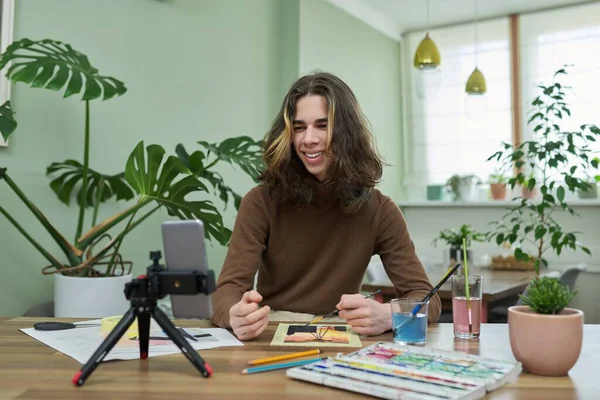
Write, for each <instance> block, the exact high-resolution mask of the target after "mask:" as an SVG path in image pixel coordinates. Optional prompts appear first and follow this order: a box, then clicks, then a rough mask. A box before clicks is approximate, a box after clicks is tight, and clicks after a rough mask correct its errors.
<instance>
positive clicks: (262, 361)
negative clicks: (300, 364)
mask: <svg viewBox="0 0 600 400" xmlns="http://www.w3.org/2000/svg"><path fill="white" fill-rule="evenodd" d="M316 354H321V350H320V349H314V350H307V351H301V352H299V353H290V354H284V355H282V356H275V357H268V358H259V359H257V360H252V361H248V365H260V364H268V363H272V362H275V361H283V360H290V359H292V358H300V357H305V356H312V355H316Z"/></svg>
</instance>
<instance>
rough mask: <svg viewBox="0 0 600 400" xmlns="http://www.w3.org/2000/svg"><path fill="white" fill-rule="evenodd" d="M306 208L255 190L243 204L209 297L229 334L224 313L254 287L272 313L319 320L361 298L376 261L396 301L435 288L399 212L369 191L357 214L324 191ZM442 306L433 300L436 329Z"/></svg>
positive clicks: (431, 310) (431, 313) (260, 188)
mask: <svg viewBox="0 0 600 400" xmlns="http://www.w3.org/2000/svg"><path fill="white" fill-rule="evenodd" d="M318 198H319V199H320V200H318V201H317V202H316V203H313V204H311V205H310V206H308V207H305V208H299V207H294V206H292V205H289V204H278V203H277V202H276V201H275V200H274V199H273V198H271V196H270V195H269V193H268V190H267V188H265V187H263V186H257V187H255V188H253V189H252V190H250V191H249V192H248V193H247V194H246V196H245V197H244V198H243V200H242V203H241V206H240V209H239V212H238V215H237V218H236V221H235V225H234V229H233V235H232V237H231V243H230V246H229V250H228V252H227V256H226V258H225V263H224V265H223V269H222V271H221V274H220V276H219V279H218V282H217V290H216V291H215V293H214V294H213V304H214V311H213V317H212V322H213V323H214V324H215V325H217V326H221V327H230V325H229V309H230V308H231V306H233V305H234V304H235V303H237V302H238V301H240V299H241V298H242V295H243V293H244V292H246V291H248V290H251V289H252V288H253V286H254V276H255V273H256V271H258V281H257V288H256V290H257V291H258V293H260V294H261V295H262V296H263V301H262V304H263V305H269V306H270V307H271V309H272V310H285V311H292V312H302V313H312V314H324V313H328V312H330V311H331V310H334V309H335V305H336V304H337V303H338V302H339V301H340V297H341V296H342V295H343V294H354V293H358V292H359V291H360V287H361V283H362V280H363V277H364V274H365V272H366V269H367V265H368V264H369V261H370V259H371V257H372V256H373V255H374V254H379V256H380V257H381V260H382V262H383V265H384V268H385V270H386V272H387V274H388V276H389V278H390V279H391V281H392V282H393V284H394V286H395V288H396V293H397V296H398V297H410V298H415V299H419V300H420V299H422V298H423V297H424V296H425V295H426V294H427V293H428V292H429V291H430V290H431V289H432V285H431V283H430V282H429V279H428V278H427V275H426V273H425V271H424V269H423V266H422V264H421V262H420V261H419V259H418V257H417V255H416V254H415V247H414V244H413V242H412V240H411V238H410V234H409V232H408V228H407V225H406V221H405V220H404V217H403V216H402V213H401V212H400V209H399V208H398V206H397V205H396V204H395V203H394V202H393V201H392V200H391V199H390V198H389V197H387V196H384V195H383V194H382V193H381V192H380V191H378V190H374V191H373V194H372V195H371V198H370V200H369V201H368V203H367V204H366V205H365V206H364V207H362V208H361V210H360V211H358V212H357V213H354V214H348V213H344V212H343V210H342V209H341V207H340V205H339V200H337V199H335V197H334V196H333V195H331V194H328V193H326V192H324V191H322V192H321V193H319V197H318ZM440 310H441V304H440V299H439V297H438V296H437V294H436V295H434V296H433V297H432V298H431V301H430V306H429V319H430V320H431V321H437V319H438V317H439V315H440Z"/></svg>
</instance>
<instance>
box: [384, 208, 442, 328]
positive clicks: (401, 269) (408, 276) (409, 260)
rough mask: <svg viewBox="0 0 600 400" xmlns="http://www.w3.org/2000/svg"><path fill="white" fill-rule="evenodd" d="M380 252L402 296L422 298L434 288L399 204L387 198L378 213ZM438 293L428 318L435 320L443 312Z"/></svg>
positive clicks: (385, 266)
mask: <svg viewBox="0 0 600 400" xmlns="http://www.w3.org/2000/svg"><path fill="white" fill-rule="evenodd" d="M375 226H376V232H377V239H376V245H375V252H376V253H377V254H379V256H380V258H381V261H382V263H383V266H384V268H385V271H386V273H387V275H388V277H389V278H390V280H391V281H392V283H393V285H394V287H395V288H396V294H397V296H398V297H399V298H402V297H405V298H410V299H415V300H422V299H423V297H425V296H426V295H427V293H429V291H431V289H433V286H432V285H431V282H430V281H429V278H428V277H427V274H426V272H425V269H424V268H423V265H422V264H421V261H420V260H419V258H418V256H417V254H416V251H415V246H414V243H413V241H412V239H411V237H410V233H409V231H408V226H407V224H406V220H405V219H404V216H403V215H402V212H401V211H400V209H399V208H398V206H397V205H396V204H395V203H394V202H393V201H392V200H391V199H390V198H386V199H385V201H384V202H383V204H382V205H381V207H380V208H379V210H378V212H377V215H376V216H375ZM441 308H442V306H441V301H440V298H439V296H438V295H437V293H436V294H435V295H433V296H432V297H431V300H430V301H429V321H432V322H436V321H437V320H438V318H439V317H440V313H441Z"/></svg>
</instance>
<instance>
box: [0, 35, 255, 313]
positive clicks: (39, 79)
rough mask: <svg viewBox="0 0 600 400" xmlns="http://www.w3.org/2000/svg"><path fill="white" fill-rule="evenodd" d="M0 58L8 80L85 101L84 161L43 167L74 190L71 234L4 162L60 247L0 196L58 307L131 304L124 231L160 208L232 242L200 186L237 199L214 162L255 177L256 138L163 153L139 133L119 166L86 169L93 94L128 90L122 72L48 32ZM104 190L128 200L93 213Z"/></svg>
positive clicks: (57, 185)
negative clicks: (104, 71)
mask: <svg viewBox="0 0 600 400" xmlns="http://www.w3.org/2000/svg"><path fill="white" fill-rule="evenodd" d="M4 68H7V71H6V77H7V78H8V80H9V81H11V82H14V83H24V84H27V85H29V86H31V87H35V88H45V89H50V90H54V91H62V90H63V89H64V97H68V96H71V95H76V94H82V100H83V101H84V104H85V129H84V136H83V144H84V145H83V148H84V150H83V155H82V161H79V160H74V159H69V160H66V161H64V162H55V163H52V164H51V165H50V166H48V168H47V171H46V173H47V174H48V175H54V176H55V178H54V179H53V180H52V181H51V182H50V187H51V189H52V190H53V191H54V193H55V194H56V195H57V197H58V198H59V200H60V201H62V202H63V203H65V204H66V205H67V206H69V204H70V202H71V200H72V199H75V200H76V202H77V209H78V218H77V225H76V228H75V230H74V232H73V233H72V234H73V236H72V237H73V240H68V239H67V235H64V234H62V233H61V232H59V231H58V229H57V228H56V227H55V226H54V225H53V224H52V223H51V222H50V218H49V217H47V216H46V215H44V214H43V213H42V211H41V207H38V206H37V205H36V204H34V202H33V201H32V200H31V199H30V198H29V197H28V196H27V195H26V193H25V192H24V191H23V190H21V188H20V187H19V184H18V183H17V182H16V181H15V180H13V179H12V177H11V176H10V174H9V170H8V168H7V167H6V166H1V165H0V181H1V182H3V183H5V184H7V185H8V187H9V188H10V189H11V190H12V191H13V192H14V194H15V195H16V196H17V197H18V198H19V199H20V200H21V201H22V202H23V204H24V205H25V206H26V207H27V208H28V209H29V210H30V211H31V213H32V214H33V216H34V217H35V218H37V220H38V221H39V222H40V223H41V225H42V226H43V227H44V228H45V230H46V231H47V232H48V234H49V235H50V236H51V237H52V239H53V240H54V242H55V243H56V244H57V245H58V248H59V249H60V250H61V251H62V256H61V257H59V256H56V255H55V254H52V251H50V250H48V249H47V248H45V247H44V246H42V245H41V244H40V241H39V239H37V238H35V237H34V236H35V235H33V234H31V233H29V232H28V231H27V230H26V229H25V228H24V227H23V225H22V224H21V223H20V222H19V221H17V218H16V217H15V216H14V215H13V214H11V213H10V212H9V211H8V210H6V209H5V208H4V207H3V206H2V204H1V202H0V214H1V215H3V216H4V217H5V218H6V219H7V220H8V221H9V222H10V223H11V224H12V225H13V226H14V227H15V228H16V230H17V231H18V232H20V233H21V234H22V235H23V236H24V237H25V239H26V240H27V241H28V242H29V243H30V244H31V245H32V246H33V247H34V248H35V249H36V250H37V251H38V252H39V253H40V254H41V255H42V256H43V257H44V258H45V260H46V261H47V262H48V264H49V265H47V266H45V267H43V268H42V272H43V273H44V274H53V275H54V277H55V286H54V287H55V290H54V296H55V297H54V300H55V301H54V307H55V315H56V316H64V317H71V316H72V317H104V316H107V315H117V314H119V313H122V312H124V311H125V310H126V309H127V308H128V307H129V304H128V303H127V301H126V299H125V297H124V295H123V288H124V283H125V282H126V281H128V280H129V279H131V267H132V264H131V262H128V261H125V260H124V259H123V257H122V256H121V253H120V247H121V245H122V243H123V241H124V239H125V237H126V235H127V234H129V233H130V232H131V231H132V230H133V229H135V228H136V227H137V226H139V225H140V224H141V223H143V222H144V221H145V220H146V219H147V218H148V217H149V216H150V215H152V214H154V213H155V212H157V211H158V210H160V209H163V210H166V211H167V213H168V214H169V215H170V216H173V217H176V218H180V219H200V220H202V221H203V222H204V226H205V234H206V237H207V238H208V239H210V240H213V239H214V240H216V241H217V242H218V243H220V244H221V245H226V244H227V243H228V241H229V238H230V235H231V231H230V230H229V229H228V228H226V227H225V226H224V224H223V218H222V216H221V214H220V212H219V210H218V209H217V208H216V207H215V205H214V204H213V202H212V201H211V200H208V199H206V200H203V199H199V198H198V196H197V195H198V194H202V193H203V194H204V195H206V196H210V197H212V196H213V194H214V193H216V194H218V195H219V197H220V198H221V200H222V201H223V202H224V203H225V206H227V204H228V202H229V199H231V198H233V202H234V205H235V207H236V208H237V207H238V206H239V203H240V200H241V197H240V196H239V195H238V194H237V193H235V192H234V191H233V190H232V189H231V188H229V187H228V186H227V185H226V184H225V182H224V180H223V178H222V177H221V175H219V174H218V173H217V172H215V171H214V169H213V167H214V165H215V164H217V163H218V162H221V161H224V162H228V163H231V164H235V165H237V166H239V167H240V168H241V169H242V171H244V172H245V173H247V174H248V175H250V176H251V177H252V178H253V179H256V177H257V175H258V173H259V169H260V168H261V165H262V161H261V143H260V142H255V141H254V140H252V139H251V138H249V137H245V136H241V137H236V138H230V139H226V140H224V141H223V142H221V143H207V142H198V144H199V145H200V146H201V150H197V151H195V152H193V153H192V154H191V155H190V154H188V153H187V151H186V150H185V148H184V147H183V145H178V146H177V148H176V152H177V155H169V156H167V155H166V152H165V150H164V148H163V147H161V146H160V145H157V144H150V145H148V146H145V145H144V142H143V141H140V142H139V143H138V144H137V146H135V148H134V149H133V151H132V152H131V154H130V155H129V157H128V159H127V160H126V162H124V166H125V170H124V172H121V173H118V174H112V175H109V174H103V173H100V172H98V171H96V170H94V169H92V168H91V167H90V162H89V160H90V143H91V141H90V136H91V133H90V132H91V130H90V103H91V102H92V101H94V100H99V99H102V100H109V99H111V98H115V97H117V96H121V95H123V94H125V92H126V88H125V85H124V84H123V82H121V81H119V80H117V79H115V78H112V77H107V76H102V75H100V74H99V73H98V70H97V69H96V68H94V67H93V66H92V65H91V64H90V62H89V60H88V59H87V57H86V56H85V55H83V54H82V53H80V52H78V51H76V50H75V49H73V48H72V47H71V46H70V45H68V44H65V43H62V42H59V41H55V40H49V39H45V40H40V41H32V40H29V39H21V40H19V41H16V42H14V43H12V44H11V45H10V46H9V47H8V48H7V49H6V51H5V52H4V53H3V54H2V55H1V56H0V69H4ZM16 128H17V121H16V120H15V118H14V111H13V110H12V108H11V104H10V102H9V101H7V102H5V103H4V104H3V105H2V106H0V134H1V135H2V137H4V139H8V137H9V136H10V135H11V134H12V133H13V132H14V131H15V129H16ZM209 186H212V188H213V190H214V191H213V190H210V189H209ZM5 196H6V195H2V198H5ZM192 197H193V198H192ZM108 200H123V201H128V200H134V203H133V204H129V205H128V206H127V207H126V208H125V209H124V210H123V211H121V212H119V213H117V214H116V215H114V216H112V217H110V218H107V219H105V220H104V221H98V220H97V217H98V211H99V207H100V206H101V204H102V203H104V202H106V201H108ZM69 236H71V235H69Z"/></svg>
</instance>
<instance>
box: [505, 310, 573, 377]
mask: <svg viewBox="0 0 600 400" xmlns="http://www.w3.org/2000/svg"><path fill="white" fill-rule="evenodd" d="M508 330H509V334H510V346H511V348H512V352H513V354H514V356H515V358H516V359H517V361H519V362H521V364H523V370H524V371H526V372H530V373H532V374H536V375H546V376H562V375H566V374H567V373H568V372H569V370H570V369H571V368H572V367H573V365H575V363H576V362H577V359H578V358H579V354H580V353H581V342H582V340H583V312H582V311H580V310H576V309H573V308H565V309H564V310H563V311H562V313H561V314H557V315H545V314H537V313H535V312H533V311H532V310H531V309H530V308H529V306H512V307H509V308H508Z"/></svg>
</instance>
